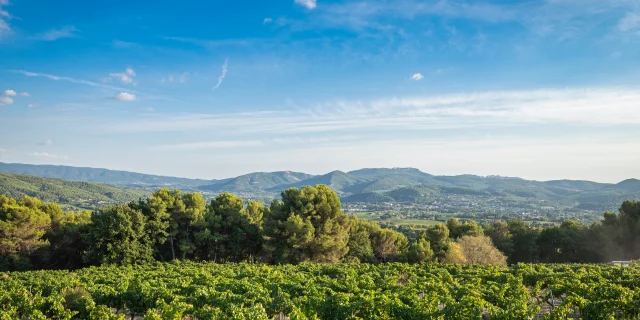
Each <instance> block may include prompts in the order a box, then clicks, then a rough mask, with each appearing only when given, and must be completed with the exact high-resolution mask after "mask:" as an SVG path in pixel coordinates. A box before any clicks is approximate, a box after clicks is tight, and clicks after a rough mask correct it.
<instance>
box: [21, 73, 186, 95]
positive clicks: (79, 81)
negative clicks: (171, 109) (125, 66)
mask: <svg viewBox="0 0 640 320" xmlns="http://www.w3.org/2000/svg"><path fill="white" fill-rule="evenodd" d="M9 71H10V72H15V73H19V74H23V75H25V76H27V77H43V78H47V79H50V80H54V81H66V82H71V83H76V84H83V85H87V86H91V87H98V88H104V89H109V90H113V91H125V92H130V93H135V94H136V95H141V96H144V97H147V98H148V99H152V100H165V101H172V102H182V101H180V100H177V99H172V98H170V97H166V96H161V95H155V94H149V93H143V92H140V91H136V90H132V89H131V88H123V87H115V86H110V85H108V84H104V83H99V82H94V81H88V80H82V79H74V78H71V77H63V76H56V75H52V74H46V73H37V72H31V71H25V70H9ZM125 72H126V71H125Z"/></svg>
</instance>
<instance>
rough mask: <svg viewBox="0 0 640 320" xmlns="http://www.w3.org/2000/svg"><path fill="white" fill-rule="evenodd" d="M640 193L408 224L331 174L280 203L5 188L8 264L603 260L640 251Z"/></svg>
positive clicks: (1, 245) (164, 192) (2, 228)
mask: <svg viewBox="0 0 640 320" xmlns="http://www.w3.org/2000/svg"><path fill="white" fill-rule="evenodd" d="M639 217H640V202H633V201H627V202H625V203H624V204H623V205H622V207H621V208H620V212H619V214H614V213H605V216H604V220H603V221H602V222H601V223H594V224H593V225H590V226H585V225H581V224H579V223H577V222H574V221H566V222H564V223H562V225H560V226H558V227H550V228H543V229H542V228H535V227H531V226H528V225H527V224H525V223H524V222H522V221H519V220H513V221H506V222H503V221H497V222H495V223H492V224H490V225H486V226H479V225H478V224H476V223H475V222H473V221H465V222H460V221H458V220H456V219H450V220H449V221H447V223H446V224H443V223H440V224H437V225H435V226H432V227H429V228H427V229H425V230H420V231H419V232H416V231H415V230H410V231H411V232H404V233H403V232H400V231H398V230H394V229H392V228H382V227H380V225H378V224H376V223H374V222H370V221H364V220H359V219H357V218H355V217H349V216H348V215H346V214H345V213H344V212H342V208H341V204H340V199H339V197H338V196H337V194H336V193H335V192H334V191H332V190H331V189H329V188H328V187H327V186H325V185H317V186H307V187H303V188H301V189H297V188H291V189H288V190H285V191H283V192H282V194H281V198H280V199H279V200H275V201H273V202H272V203H271V204H270V205H269V206H265V205H264V204H262V203H261V202H257V201H248V202H247V203H246V204H245V202H244V201H243V200H242V199H241V198H239V197H237V196H235V195H233V194H230V193H222V194H220V195H218V196H217V197H216V198H215V199H213V200H211V201H210V202H209V203H207V202H206V201H205V199H204V197H203V196H202V194H200V193H190V192H181V191H180V190H169V189H160V190H158V191H156V192H154V193H153V194H152V195H151V196H150V197H149V198H146V199H139V200H138V201H133V202H130V203H127V204H122V205H115V206H109V207H106V208H104V209H98V210H95V211H93V212H88V211H83V212H67V213H65V212H63V210H61V209H60V207H59V206H58V205H56V204H54V203H44V202H42V201H40V200H38V199H37V198H32V197H28V196H27V197H24V198H22V199H20V200H16V199H12V198H8V197H6V196H0V270H28V269H77V268H82V267H85V266H91V265H101V264H118V265H131V264H144V263H148V262H151V261H172V260H195V261H215V262H242V261H249V262H261V263H271V264H287V263H291V264H298V263H303V262H315V263H341V262H347V263H381V262H392V261H403V262H442V263H456V264H474V265H506V264H507V263H517V262H602V261H609V260H611V259H612V258H616V259H630V258H636V257H637V256H638V253H640V232H639V231H640V222H639Z"/></svg>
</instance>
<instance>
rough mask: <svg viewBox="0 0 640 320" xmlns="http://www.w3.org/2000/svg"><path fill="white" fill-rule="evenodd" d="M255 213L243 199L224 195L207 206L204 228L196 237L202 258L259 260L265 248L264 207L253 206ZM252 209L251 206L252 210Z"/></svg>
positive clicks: (253, 204)
mask: <svg viewBox="0 0 640 320" xmlns="http://www.w3.org/2000/svg"><path fill="white" fill-rule="evenodd" d="M250 208H251V210H253V212H252V213H250V214H249V213H248V210H245V209H244V207H243V201H242V199H241V198H239V197H237V196H235V195H233V194H230V193H222V194H220V195H218V196H217V197H216V198H215V200H212V201H211V203H210V204H209V205H208V206H207V212H206V214H205V217H204V227H203V229H202V230H201V231H199V232H197V233H196V235H195V238H196V244H197V246H198V252H199V255H200V258H202V259H209V260H223V261H228V260H231V261H242V260H244V259H252V258H253V257H255V256H256V255H257V254H258V252H259V251H260V250H261V247H262V235H261V233H260V227H259V226H260V225H262V220H261V218H262V217H261V215H262V214H263V213H264V207H262V208H261V207H260V206H259V205H257V204H256V203H255V202H254V203H250ZM248 209H249V207H248Z"/></svg>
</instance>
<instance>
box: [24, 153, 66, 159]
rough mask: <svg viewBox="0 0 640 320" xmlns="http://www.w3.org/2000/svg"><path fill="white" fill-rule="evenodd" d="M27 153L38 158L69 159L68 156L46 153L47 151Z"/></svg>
mask: <svg viewBox="0 0 640 320" xmlns="http://www.w3.org/2000/svg"><path fill="white" fill-rule="evenodd" d="M28 155H30V156H32V157H39V158H50V159H63V160H67V159H69V157H68V156H63V155H57V154H53V153H48V152H29V153H28Z"/></svg>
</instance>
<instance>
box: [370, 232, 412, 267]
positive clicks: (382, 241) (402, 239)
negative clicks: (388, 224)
mask: <svg viewBox="0 0 640 320" xmlns="http://www.w3.org/2000/svg"><path fill="white" fill-rule="evenodd" d="M372 245H373V252H374V253H375V255H376V257H377V258H378V260H380V261H382V262H388V261H395V260H397V259H398V258H399V257H400V256H401V255H402V254H404V253H405V251H406V250H407V248H408V246H409V240H407V237H406V236H405V235H404V234H402V233H400V232H398V231H395V230H391V229H382V230H380V231H379V232H377V233H376V234H375V235H374V236H373V241H372Z"/></svg>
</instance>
